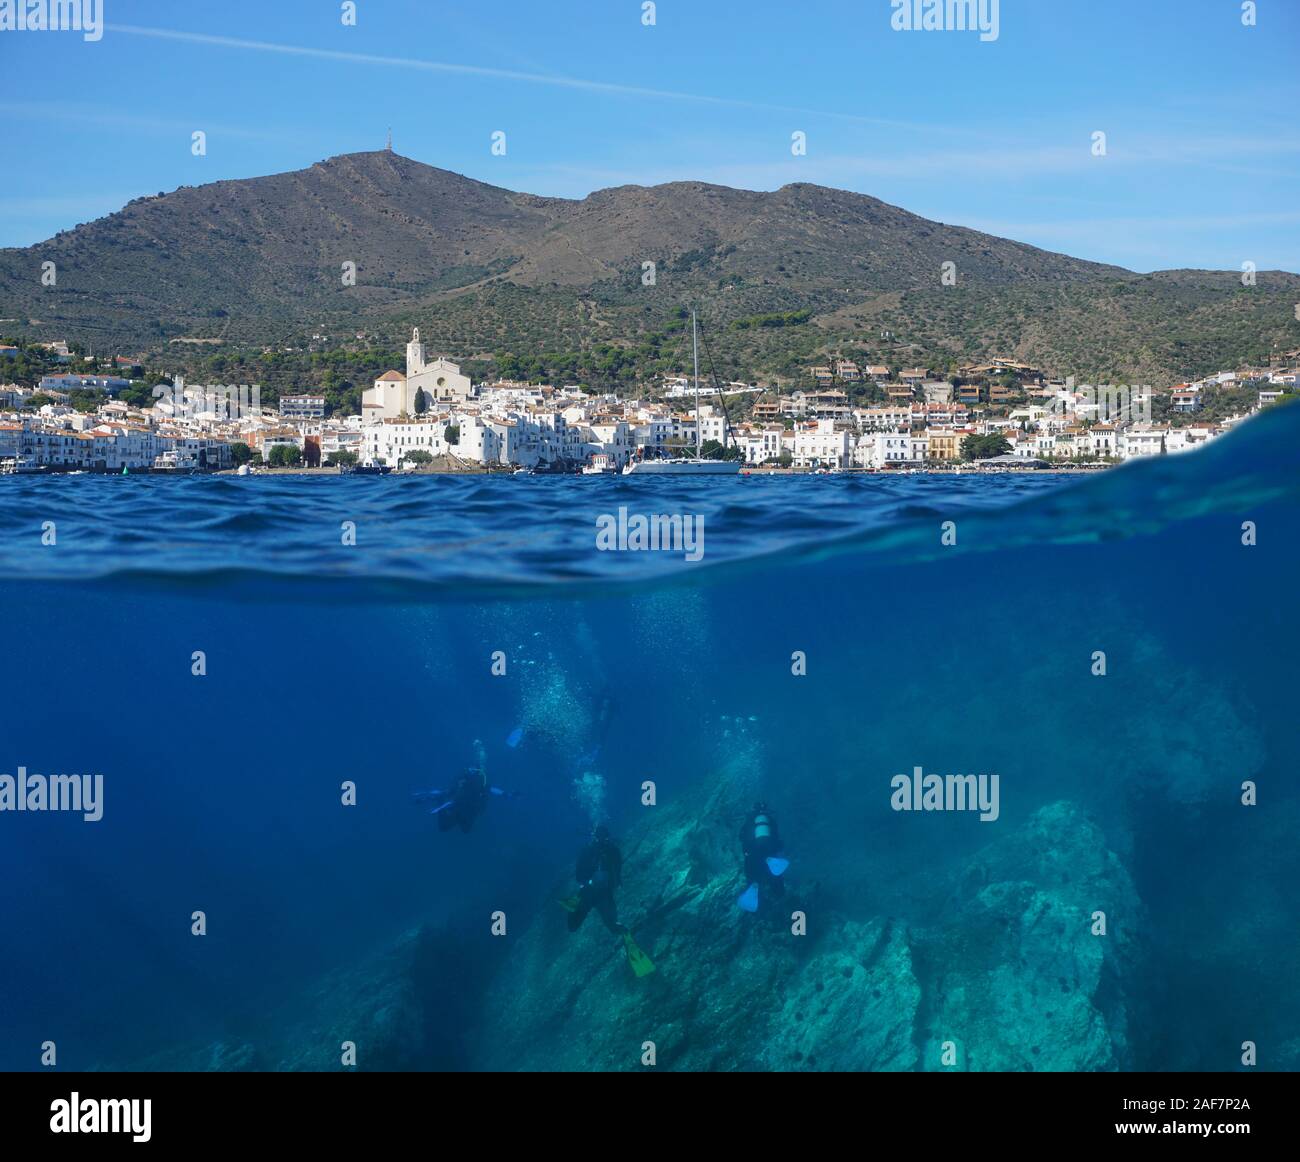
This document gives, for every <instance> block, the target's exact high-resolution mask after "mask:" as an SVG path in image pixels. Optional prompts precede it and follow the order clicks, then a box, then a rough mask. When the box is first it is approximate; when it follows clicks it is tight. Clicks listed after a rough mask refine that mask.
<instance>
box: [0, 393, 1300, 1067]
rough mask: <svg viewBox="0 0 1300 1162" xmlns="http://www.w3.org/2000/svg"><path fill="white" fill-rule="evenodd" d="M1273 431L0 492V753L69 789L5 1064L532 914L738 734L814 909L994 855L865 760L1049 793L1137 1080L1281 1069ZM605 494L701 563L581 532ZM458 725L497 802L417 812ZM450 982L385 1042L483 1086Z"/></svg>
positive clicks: (263, 1000)
mask: <svg viewBox="0 0 1300 1162" xmlns="http://www.w3.org/2000/svg"><path fill="white" fill-rule="evenodd" d="M1297 449H1300V408H1289V409H1285V408H1284V409H1276V410H1275V411H1273V412H1272V413H1269V414H1266V415H1264V416H1262V417H1260V418H1259V419H1256V420H1253V421H1251V422H1250V423H1248V424H1246V425H1244V426H1243V427H1242V428H1241V429H1240V430H1239V431H1237V432H1235V433H1234V434H1233V435H1231V436H1230V437H1227V438H1224V439H1222V440H1219V441H1216V442H1215V443H1213V444H1212V445H1210V446H1209V447H1208V448H1207V449H1205V450H1204V451H1200V452H1196V453H1192V454H1187V455H1183V456H1177V457H1165V458H1161V459H1160V460H1159V461H1158V462H1151V463H1146V464H1140V465H1134V466H1130V467H1125V468H1123V469H1120V470H1116V471H1112V472H1106V473H1104V474H1102V475H1099V476H1096V477H1088V478H1080V477H1063V476H1038V475H1016V476H995V477H991V478H977V477H973V476H959V477H939V476H934V477H930V476H899V477H882V476H873V477H843V476H829V477H804V478H796V479H780V478H764V477H742V478H737V479H730V480H721V479H715V480H692V481H676V482H674V481H665V480H655V479H653V478H629V479H622V478H563V479H548V478H543V477H504V478H496V477H493V478H485V477H465V478H456V477H435V478H405V479H392V478H386V479H375V478H357V477H350V478H346V477H345V478H331V479H327V478H322V479H307V478H256V477H254V478H233V477H223V478H183V479H164V478H156V477H155V478H150V477H127V478H119V477H112V478H99V477H90V476H82V477H68V478H59V479H49V480H41V479H34V478H30V477H10V478H5V479H3V480H0V579H2V580H0V608H3V610H4V643H5V648H4V652H3V657H4V660H5V682H4V686H3V690H4V694H3V698H2V699H0V772H7V773H13V772H14V771H15V770H16V768H17V767H18V766H19V765H24V766H26V767H27V768H28V769H29V770H30V771H39V772H43V773H50V774H53V773H65V772H97V773H102V774H103V776H104V783H105V792H104V796H105V806H104V818H103V820H102V821H101V822H98V823H85V822H82V821H81V820H80V819H79V818H77V817H73V816H69V815H60V814H53V813H51V814H45V815H39V814H31V813H27V814H23V815H19V814H15V813H8V812H6V813H0V917H3V940H4V950H3V956H2V957H0V1068H6V1069H27V1068H36V1067H37V1066H38V1064H39V1061H38V1055H39V1052H40V1045H41V1043H42V1042H44V1041H47V1040H53V1041H55V1042H56V1043H57V1045H58V1053H59V1065H60V1067H61V1068H88V1067H105V1068H118V1067H133V1066H137V1065H139V1064H141V1063H144V1062H148V1061H150V1060H156V1059H160V1058H162V1057H166V1055H167V1054H173V1055H174V1056H173V1057H172V1058H169V1060H172V1061H174V1062H178V1063H179V1062H182V1061H191V1060H193V1058H191V1057H187V1056H186V1054H189V1053H191V1052H192V1050H191V1047H194V1046H198V1047H202V1046H205V1045H210V1044H211V1043H214V1042H217V1041H221V1040H223V1039H226V1038H232V1039H238V1040H241V1041H256V1040H257V1039H258V1038H259V1036H262V1035H264V1034H265V1032H266V1030H268V1029H271V1028H273V1027H275V1026H276V1024H277V1022H281V1021H282V1020H283V1019H284V1014H285V1013H286V1012H288V1011H290V1010H295V1011H296V1010H298V1009H300V1008H303V1007H307V1006H309V1005H310V1004H312V1003H318V1002H319V994H320V991H321V989H322V987H323V986H322V982H323V981H325V980H327V979H328V978H329V974H330V973H332V972H335V971H336V970H348V969H351V968H355V967H356V966H358V965H360V964H363V963H365V961H366V960H367V958H368V957H372V956H375V955H380V954H382V953H383V950H384V949H386V948H388V947H390V946H391V945H392V943H393V942H394V941H395V940H397V939H398V938H399V937H400V936H401V934H402V933H404V932H406V931H408V930H410V929H411V928H412V927H413V926H416V925H419V924H434V925H438V924H445V925H449V926H450V929H451V930H452V931H455V930H456V927H455V926H456V925H457V924H458V923H460V922H461V918H463V917H465V916H467V915H472V916H475V917H477V916H480V915H482V914H485V913H486V911H490V910H491V909H493V908H497V907H501V908H504V909H506V910H507V911H509V912H511V914H512V915H514V916H517V917H523V918H524V919H523V921H521V922H525V923H526V922H532V921H534V920H535V921H536V922H538V923H542V922H545V918H546V917H548V916H549V912H548V911H547V907H548V904H547V900H546V898H545V897H546V892H547V891H548V890H549V889H550V887H551V885H552V884H553V883H554V882H555V881H556V879H557V877H562V876H563V874H564V871H565V868H566V867H567V865H568V864H569V862H570V861H571V859H572V856H573V854H574V852H575V850H576V849H577V847H578V846H579V845H580V844H581V842H582V841H583V839H584V836H585V835H586V834H587V832H588V830H589V827H590V824H591V819H592V818H593V817H594V815H595V814H598V813H601V812H604V813H605V814H606V815H607V816H608V818H609V820H610V823H611V826H612V827H613V828H614V829H615V831H616V832H618V831H621V830H623V829H626V828H629V827H632V826H634V825H635V821H636V819H637V812H638V810H639V800H638V796H639V794H640V786H641V782H642V780H643V779H645V778H648V777H649V778H654V779H655V780H656V781H657V783H658V787H659V794H660V796H661V797H663V798H667V799H672V797H673V796H675V795H685V794H687V793H689V792H690V791H691V790H692V788H698V787H699V786H700V785H701V784H702V783H704V782H707V781H708V780H710V779H711V778H714V777H715V772H716V771H717V770H719V769H720V767H721V766H722V765H724V764H726V763H733V764H734V763H735V761H736V760H737V756H738V754H739V756H740V758H741V759H742V760H743V762H744V763H745V764H746V765H748V766H749V767H750V768H751V769H752V771H753V772H754V773H755V777H756V778H757V779H758V780H759V781H760V782H761V784H762V786H763V789H764V793H765V795H766V796H767V797H768V798H769V799H770V801H772V802H773V803H774V804H779V808H778V810H779V811H780V813H781V817H782V828H783V831H784V832H785V833H786V835H787V836H793V837H798V848H799V851H798V859H797V861H796V864H795V865H794V867H793V868H792V870H791V871H790V873H788V875H789V876H791V877H793V876H795V875H799V876H802V877H805V879H806V878H809V877H816V878H818V879H819V880H821V881H824V882H825V883H826V884H827V885H828V886H827V888H826V891H827V892H829V893H830V899H831V900H832V901H833V902H834V904H835V906H836V907H837V908H840V909H842V910H843V912H844V914H846V915H855V916H862V917H870V916H880V915H889V916H897V915H903V916H908V917H913V918H916V919H918V920H921V919H926V918H931V919H932V915H933V912H934V909H935V908H936V907H937V902H936V898H935V897H933V896H932V895H931V894H927V888H926V884H927V881H928V880H929V878H930V877H933V876H934V875H935V874H936V869H937V868H942V867H945V866H948V865H951V864H954V861H958V860H960V859H962V858H965V857H966V856H968V855H969V854H970V853H971V852H972V851H974V850H976V849H977V848H978V846H979V845H980V844H983V843H986V842H988V841H989V840H990V838H991V837H992V835H991V832H990V830H988V829H981V827H980V825H976V826H974V827H972V826H970V821H969V820H967V819H956V818H944V819H941V820H935V823H936V825H937V826H936V828H934V829H931V830H928V831H925V832H924V833H923V832H922V831H920V830H918V829H915V828H912V829H910V830H909V829H905V828H901V827H899V826H896V824H897V822H898V819H899V817H898V816H897V815H895V814H893V813H891V812H890V811H889V809H888V795H889V790H888V780H889V777H890V776H891V775H893V774H895V773H897V772H900V771H910V770H911V769H912V768H913V766H914V765H916V764H924V765H925V767H926V769H927V770H934V771H952V772H958V771H977V770H978V771H996V772H998V773H999V774H1000V776H1001V783H1002V793H1001V795H1002V804H1001V810H1002V817H1001V819H1000V820H999V822H998V823H997V824H995V825H992V827H994V828H1000V827H1004V828H1014V827H1016V826H1018V825H1019V824H1022V823H1024V821H1025V820H1027V819H1029V818H1030V816H1032V814H1033V813H1034V812H1035V811H1036V810H1037V809H1038V808H1040V807H1042V806H1044V805H1045V804H1048V803H1052V802H1055V801H1057V800H1060V799H1068V800H1070V801H1072V802H1074V803H1076V804H1079V805H1080V806H1081V807H1082V808H1083V809H1084V810H1086V811H1087V812H1088V813H1089V815H1090V816H1091V817H1092V818H1094V819H1095V820H1096V821H1097V823H1098V826H1099V827H1100V828H1101V831H1102V833H1103V834H1104V835H1105V838H1106V843H1107V845H1108V847H1109V848H1110V849H1111V850H1112V851H1114V852H1115V853H1116V856H1117V857H1118V858H1119V859H1120V860H1121V861H1122V862H1123V864H1124V866H1125V867H1126V869H1127V871H1128V874H1129V875H1130V876H1131V877H1132V879H1133V883H1134V885H1135V888H1136V892H1137V896H1138V897H1139V901H1135V902H1134V904H1133V908H1132V914H1131V916H1129V917H1127V918H1126V919H1125V920H1124V921H1121V922H1127V923H1129V924H1130V926H1131V927H1132V928H1133V929H1140V933H1139V934H1140V943H1141V946H1142V953H1141V955H1142V961H1141V971H1140V972H1139V973H1138V974H1136V975H1135V976H1134V977H1133V978H1131V979H1129V980H1128V981H1127V983H1126V986H1125V987H1126V988H1128V989H1129V990H1130V991H1131V992H1136V993H1139V994H1141V995H1132V996H1130V998H1129V999H1130V1002H1131V1003H1130V1006H1129V1008H1130V1012H1131V1013H1132V1014H1133V1017H1132V1024H1131V1026H1130V1029H1129V1031H1128V1040H1129V1043H1130V1046H1131V1051H1132V1055H1131V1058H1130V1059H1129V1064H1130V1065H1131V1066H1132V1067H1135V1068H1169V1069H1177V1068H1185V1069H1208V1068H1219V1069H1221V1068H1231V1067H1232V1065H1233V1063H1234V1062H1235V1060H1236V1054H1237V1052H1239V1050H1238V1049H1235V1048H1234V1047H1236V1046H1239V1045H1240V1043H1241V1042H1242V1041H1243V1040H1246V1039H1251V1040H1255V1041H1257V1042H1258V1043H1259V1044H1260V1046H1261V1047H1265V1046H1266V1047H1267V1051H1268V1054H1267V1058H1266V1059H1265V1060H1264V1064H1265V1066H1266V1067H1267V1066H1269V1065H1271V1066H1272V1067H1274V1068H1282V1067H1290V1068H1295V1067H1296V1065H1297V1063H1300V998H1298V997H1297V990H1296V987H1295V983H1294V982H1295V977H1296V970H1297V951H1300V943H1298V939H1297V935H1296V933H1297V932H1300V923H1298V921H1300V904H1298V903H1297V891H1296V888H1297V884H1298V883H1300V877H1298V876H1297V872H1298V871H1300V866H1298V865H1300V858H1298V857H1297V854H1296V844H1295V842H1294V837H1295V834H1296V828H1297V824H1300V795H1298V794H1297V787H1296V776H1295V772H1296V770H1297V769H1298V768H1300V745H1298V744H1297V738H1298V737H1300V735H1298V734H1297V732H1296V730H1295V716H1294V708H1293V704H1294V697H1295V694H1294V691H1295V680H1296V674H1297V669H1296V662H1295V659H1296V656H1297V646H1298V645H1300V641H1298V639H1300V628H1298V627H1300V615H1298V614H1297V607H1296V602H1295V596H1294V592H1293V586H1294V579H1295V577H1296V575H1297V569H1296V567H1297V564H1298V563H1300V508H1298V506H1297V500H1298V499H1300V471H1298V468H1300V459H1298V456H1297ZM620 506H626V507H627V508H628V509H629V510H630V511H632V512H643V513H679V514H689V515H693V516H702V517H703V518H704V529H705V553H704V557H703V559H702V560H701V561H699V562H695V563H691V562H687V561H685V560H683V559H682V556H683V555H682V554H681V553H671V552H660V553H654V552H600V551H598V550H597V549H596V547H595V535H594V526H595V522H596V520H597V518H598V517H600V516H601V515H602V514H612V513H615V512H617V510H618V508H619V507H620ZM946 521H953V522H955V524H956V537H957V543H956V544H955V545H945V544H942V543H941V525H942V524H943V522H946ZM1243 521H1253V522H1255V524H1256V528H1257V536H1258V543H1257V544H1256V545H1254V546H1250V547H1247V546H1244V545H1243V544H1242V540H1241V538H1242V532H1241V526H1242V522H1243ZM46 522H53V528H54V532H55V537H56V543H54V544H42V530H43V529H44V528H47V527H48V526H47V525H46ZM345 522H354V524H355V530H356V536H355V542H356V543H355V544H345V543H343V541H344V524H345ZM1099 650H1100V651H1104V652H1105V654H1106V659H1107V673H1106V675H1105V676H1104V677H1096V676H1094V675H1093V674H1092V672H1091V665H1092V656H1093V653H1094V651H1099ZM195 651H203V652H204V653H205V655H206V668H207V672H206V675H204V676H197V677H196V676H193V675H192V674H191V665H192V663H191V658H192V655H193V654H194V652H195ZM496 651H501V652H503V653H504V655H505V659H506V673H505V675H504V676H494V674H493V673H492V659H493V655H494V653H495V652H496ZM794 651H802V652H803V653H804V654H805V655H806V657H807V675H806V676H804V677H798V678H796V677H794V676H792V674H791V656H792V653H793V652H794ZM516 731H518V732H519V733H518V734H516ZM475 739H481V740H482V742H483V744H484V748H485V751H486V757H487V767H488V771H489V773H490V775H491V779H492V782H493V783H495V784H497V785H498V786H501V787H503V788H507V789H512V790H518V791H519V792H521V794H520V797H519V798H517V799H512V800H503V801H497V802H494V803H493V804H492V805H491V806H490V808H489V811H488V814H487V815H486V816H485V817H484V818H483V819H482V820H481V821H480V823H479V825H478V827H477V828H476V830H475V831H474V833H473V834H471V835H469V836H462V835H460V834H459V833H455V834H447V835H441V834H438V833H437V830H436V826H435V824H434V822H433V821H432V820H430V818H429V817H428V816H427V815H426V814H424V813H423V812H422V811H421V810H420V809H419V808H417V807H414V806H413V805H412V803H411V799H410V793H411V792H413V791H415V790H419V789H421V788H428V787H432V786H445V785H447V783H448V781H449V777H454V774H455V773H456V772H457V771H459V770H461V769H462V768H464V767H466V766H468V765H469V764H471V763H472V762H473V761H474V740H475ZM593 769H594V770H595V772H596V773H597V774H598V781H596V782H595V783H590V784H582V783H577V784H575V776H580V775H581V774H582V773H583V772H584V771H591V770H593ZM1247 779H1250V780H1254V781H1255V782H1256V783H1257V784H1258V787H1259V798H1260V803H1259V805H1258V806H1257V807H1253V808H1245V807H1242V806H1241V805H1240V803H1239V796H1240V785H1241V783H1242V782H1243V780H1247ZM346 780H351V781H354V782H355V783H356V786H357V797H358V802H357V805H356V806H355V807H344V806H342V805H341V804H340V794H341V791H340V787H341V784H343V783H344V781H346ZM864 839H865V843H864ZM196 909H201V910H203V911H204V912H205V913H206V916H207V923H208V934H207V935H206V936H204V937H202V938H198V937H195V936H193V935H191V932H190V923H191V921H190V917H191V913H192V912H194V911H195V910H196ZM1139 915H1140V917H1141V918H1140V920H1139V918H1138V917H1139ZM475 924H477V920H475ZM469 930H470V926H468V925H467V926H466V929H465V931H466V933H467V935H466V936H465V952H464V955H465V958H466V959H465V964H466V970H467V973H470V974H478V973H482V974H488V973H492V972H495V971H497V970H498V969H499V967H500V962H501V960H502V958H505V957H508V956H509V955H510V953H509V952H508V951H504V950H500V949H498V948H497V947H496V946H494V947H493V948H492V950H491V951H490V952H488V951H484V950H483V948H482V945H483V943H484V942H483V940H482V939H481V938H479V937H477V936H473V937H471V936H470V935H468V932H469ZM475 931H477V928H475ZM661 971H663V972H668V971H670V966H665V967H663V968H662V969H661ZM440 987H447V986H446V985H445V984H444V985H442V986H440ZM477 995H478V993H477V991H476V990H475V989H473V988H470V987H468V986H467V987H466V990H465V995H464V996H462V997H457V996H454V995H453V996H448V997H447V998H446V999H445V1005H446V1009H445V1011H446V1014H447V1022H448V1026H449V1027H448V1029H447V1030H446V1036H445V1044H444V1045H443V1046H442V1048H440V1049H439V1051H438V1053H437V1054H433V1055H431V1056H428V1057H425V1058H423V1059H419V1060H416V1061H413V1062H412V1061H405V1062H401V1063H400V1064H402V1065H416V1066H421V1065H422V1066H426V1067H429V1068H437V1067H445V1066H450V1067H455V1068H474V1067H476V1066H477V1065H478V1063H479V1061H480V1058H481V1054H480V1050H481V1048H482V1047H481V1046H480V1045H478V1044H476V1042H475V1040H474V1038H475V1036H476V1033H475V1029H476V1028H478V1027H479V1025H478V1024H477V1023H476V1016H475V1014H474V1013H473V1012H472V1011H470V1010H472V1008H473V1004H474V1003H475V997H476V996H477ZM457 1022H461V1023H462V1024H463V1027H461V1025H458V1024H457ZM453 1025H455V1026H456V1027H455V1028H452V1027H451V1026H453ZM1261 1054H1262V1056H1263V1048H1261ZM1288 1054H1289V1055H1290V1056H1288Z"/></svg>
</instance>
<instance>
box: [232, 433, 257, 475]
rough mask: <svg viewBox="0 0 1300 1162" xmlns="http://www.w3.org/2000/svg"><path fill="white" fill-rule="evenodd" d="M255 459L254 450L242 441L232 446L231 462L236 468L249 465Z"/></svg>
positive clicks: (237, 441)
mask: <svg viewBox="0 0 1300 1162" xmlns="http://www.w3.org/2000/svg"><path fill="white" fill-rule="evenodd" d="M252 458H253V449H252V448H250V447H249V446H248V445H247V444H245V443H243V442H242V441H240V440H236V441H235V442H234V443H233V444H231V445H230V462H231V463H232V464H233V465H234V466H235V467H236V468H238V467H240V466H241V465H243V464H247V463H248V462H249V461H250V460H251V459H252Z"/></svg>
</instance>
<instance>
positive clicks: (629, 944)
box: [623, 932, 655, 976]
mask: <svg viewBox="0 0 1300 1162" xmlns="http://www.w3.org/2000/svg"><path fill="white" fill-rule="evenodd" d="M623 947H625V948H626V949H627V962H628V964H630V965H631V966H632V971H633V972H634V973H636V975H637V976H649V975H650V974H651V973H652V972H654V970H655V966H654V963H653V961H651V959H650V958H649V957H648V956H647V955H646V954H645V953H644V952H642V951H641V949H640V948H638V947H637V943H636V941H635V940H633V939H632V933H631V932H624V933H623Z"/></svg>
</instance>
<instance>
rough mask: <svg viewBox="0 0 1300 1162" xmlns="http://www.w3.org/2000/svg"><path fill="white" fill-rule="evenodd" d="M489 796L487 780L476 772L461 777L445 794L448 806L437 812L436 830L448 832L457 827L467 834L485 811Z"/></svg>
mask: <svg viewBox="0 0 1300 1162" xmlns="http://www.w3.org/2000/svg"><path fill="white" fill-rule="evenodd" d="M490 794H491V791H490V790H489V788H488V785H487V780H486V779H485V778H482V777H481V776H480V775H478V773H477V772H471V773H467V774H464V775H461V777H460V778H459V779H457V780H456V785H455V786H454V787H452V789H451V790H450V791H449V792H448V793H447V801H448V803H449V804H450V806H448V807H447V808H446V809H445V810H443V811H439V812H438V830H439V831H450V830H451V829H452V828H453V827H459V828H460V829H461V830H462V831H466V832H468V831H469V830H470V829H471V828H472V827H473V826H474V821H475V820H476V819H477V818H478V817H479V816H480V815H482V814H483V812H484V811H486V810H487V803H488V796H489V795H490Z"/></svg>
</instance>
